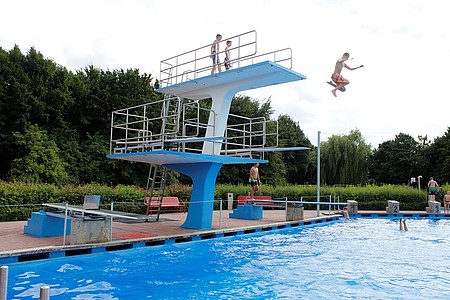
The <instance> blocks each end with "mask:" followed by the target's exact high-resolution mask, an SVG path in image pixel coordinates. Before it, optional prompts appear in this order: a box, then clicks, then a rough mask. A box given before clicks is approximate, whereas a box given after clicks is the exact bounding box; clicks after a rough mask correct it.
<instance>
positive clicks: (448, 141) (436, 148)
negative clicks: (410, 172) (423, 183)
mask: <svg viewBox="0 0 450 300" xmlns="http://www.w3.org/2000/svg"><path fill="white" fill-rule="evenodd" d="M419 150H420V151H419V159H420V160H419V161H420V162H421V163H420V165H419V167H420V168H419V170H418V171H417V173H420V175H423V177H424V178H429V177H433V178H435V179H436V180H437V181H438V182H439V183H441V182H450V127H448V128H447V131H446V132H445V134H444V135H443V136H442V137H437V138H436V139H435V140H434V142H433V143H432V144H429V145H425V146H424V147H420V148H419Z"/></svg>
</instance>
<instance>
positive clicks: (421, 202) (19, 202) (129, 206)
mask: <svg viewBox="0 0 450 300" xmlns="http://www.w3.org/2000/svg"><path fill="white" fill-rule="evenodd" d="M449 189H450V185H448V184H446V185H444V186H442V187H441V188H440V189H439V191H438V195H437V196H436V198H437V200H438V201H439V200H442V198H443V195H444V194H445V193H446V191H448V190H449ZM249 191H250V187H249V186H246V185H228V184H218V185H216V188H215V194H214V198H215V199H216V200H217V199H224V200H225V199H227V194H228V193H233V194H234V198H235V199H236V198H237V196H239V195H248V192H249ZM320 191H321V195H322V196H327V195H332V197H333V199H335V198H334V197H336V199H339V201H341V202H346V201H347V200H356V201H358V207H359V209H361V210H385V208H386V205H387V200H397V201H399V202H400V203H401V205H400V209H401V210H425V207H426V206H427V200H426V199H427V198H426V197H427V195H426V191H424V190H422V191H419V190H417V189H414V188H412V187H409V186H403V185H402V186H398V185H383V186H376V185H366V186H348V187H328V186H324V187H321V189H320ZM89 194H96V195H101V198H100V199H101V200H100V202H101V207H102V208H109V207H110V204H111V202H114V203H115V204H114V209H115V210H120V211H126V212H133V213H145V206H144V201H143V199H144V197H145V191H144V190H142V189H140V188H139V187H134V186H125V185H118V186H115V187H109V186H106V185H100V184H95V183H93V184H87V185H77V186H74V185H66V186H61V187H58V186H55V185H51V184H27V183H20V182H4V181H0V221H19V220H26V219H27V218H29V217H30V215H31V212H33V211H38V210H40V209H41V208H42V207H40V205H41V204H43V203H62V202H67V203H69V204H70V205H81V204H82V203H83V196H84V195H89ZM316 194H317V187H316V186H315V185H287V186H276V187H273V186H269V185H261V187H260V190H259V191H258V192H257V195H270V196H272V197H273V198H275V199H279V198H283V199H284V198H285V197H287V198H288V200H297V201H298V200H300V199H301V198H302V197H303V199H304V200H307V201H315V197H316ZM166 195H170V196H175V197H178V198H179V199H180V200H181V201H185V202H188V201H189V199H190V195H191V187H190V186H187V185H170V186H169V187H167V189H166ZM305 197H306V198H305ZM308 197H311V198H312V199H311V198H309V199H308ZM324 201H326V200H324ZM214 208H215V209H218V208H219V202H218V201H216V202H215V203H214Z"/></svg>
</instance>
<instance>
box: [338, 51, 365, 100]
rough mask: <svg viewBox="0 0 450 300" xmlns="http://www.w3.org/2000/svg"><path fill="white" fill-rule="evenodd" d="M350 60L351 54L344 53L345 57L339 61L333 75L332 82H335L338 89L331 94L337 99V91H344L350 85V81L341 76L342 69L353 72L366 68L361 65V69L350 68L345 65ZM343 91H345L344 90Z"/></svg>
mask: <svg viewBox="0 0 450 300" xmlns="http://www.w3.org/2000/svg"><path fill="white" fill-rule="evenodd" d="M349 58H350V54H348V53H344V55H342V58H341V59H338V61H337V62H336V66H335V67H334V73H333V74H332V75H331V80H333V82H334V83H336V87H335V88H334V89H333V90H332V91H331V93H332V94H333V96H335V97H337V95H336V90H339V89H342V88H343V87H344V86H346V85H347V84H349V83H350V81H348V80H347V79H345V78H344V77H342V75H341V71H342V68H343V67H346V68H347V69H349V70H351V71H353V70H356V69H359V68H362V67H364V66H363V65H360V66H359V67H356V68H350V67H349V66H347V64H346V63H345V62H346V61H347V60H348V59H349ZM343 90H344V91H345V89H343Z"/></svg>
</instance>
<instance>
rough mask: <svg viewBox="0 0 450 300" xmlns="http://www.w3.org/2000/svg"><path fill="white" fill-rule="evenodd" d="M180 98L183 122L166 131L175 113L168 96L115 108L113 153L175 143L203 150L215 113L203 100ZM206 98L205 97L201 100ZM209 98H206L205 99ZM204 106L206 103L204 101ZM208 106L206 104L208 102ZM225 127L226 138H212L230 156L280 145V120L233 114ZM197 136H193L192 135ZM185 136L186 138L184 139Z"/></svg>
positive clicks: (185, 149)
mask: <svg viewBox="0 0 450 300" xmlns="http://www.w3.org/2000/svg"><path fill="white" fill-rule="evenodd" d="M173 99H176V101H181V104H180V105H178V103H177V104H174V105H176V106H179V107H181V114H180V115H179V116H178V113H176V112H173V113H172V114H176V115H177V118H178V117H179V118H180V120H179V122H180V124H179V126H178V125H177V126H175V128H177V129H176V132H167V131H166V130H165V129H164V128H163V127H165V126H167V123H168V122H167V119H169V118H173V117H174V116H172V115H165V114H166V113H163V112H164V111H166V112H167V109H166V107H165V106H164V105H165V103H167V101H168V99H165V100H160V101H155V102H151V103H146V104H142V105H137V106H133V107H130V108H125V109H120V110H116V111H114V112H113V113H112V118H111V139H110V153H111V154H119V153H131V152H146V151H153V150H161V149H165V147H168V146H170V147H172V148H173V145H174V144H176V145H177V148H178V150H177V151H181V152H194V153H201V152H202V148H203V143H204V142H205V141H206V140H208V139H207V138H205V134H206V131H207V129H208V128H210V127H212V129H213V132H214V129H215V117H216V115H217V114H216V113H215V112H214V111H213V110H212V109H210V108H207V107H202V106H201V105H200V101H186V102H185V101H183V100H182V99H180V98H172V100H173ZM201 101H203V100H201ZM205 101H206V100H205ZM204 106H205V105H204ZM206 106H207V105H206ZM210 115H212V116H213V124H208V119H209V116H210ZM228 122H229V123H231V125H228V126H227V128H226V131H225V134H224V135H225V136H224V138H225V140H224V141H222V140H220V141H219V137H216V136H214V138H216V140H212V141H211V140H209V142H213V143H214V142H218V143H222V144H223V147H222V151H221V154H224V155H228V156H239V157H251V156H252V154H253V151H255V150H257V149H261V148H265V147H277V146H278V121H277V120H267V119H266V118H264V117H257V118H249V117H243V116H239V115H235V114H230V115H229V118H228ZM193 138H194V139H193ZM183 140H184V141H183Z"/></svg>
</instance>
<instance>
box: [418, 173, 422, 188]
mask: <svg viewBox="0 0 450 300" xmlns="http://www.w3.org/2000/svg"><path fill="white" fill-rule="evenodd" d="M420 178H422V175H419V176H418V177H417V181H418V182H417V186H418V187H419V191H420Z"/></svg>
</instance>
